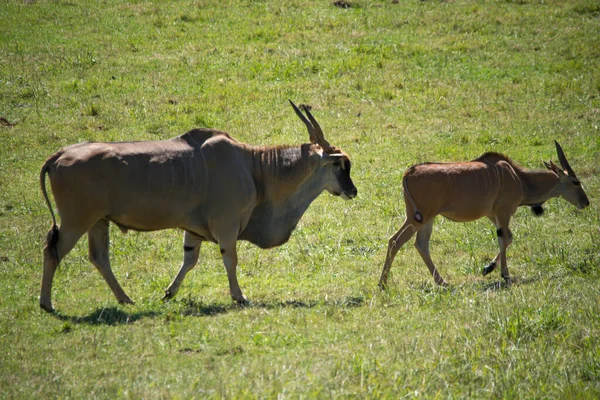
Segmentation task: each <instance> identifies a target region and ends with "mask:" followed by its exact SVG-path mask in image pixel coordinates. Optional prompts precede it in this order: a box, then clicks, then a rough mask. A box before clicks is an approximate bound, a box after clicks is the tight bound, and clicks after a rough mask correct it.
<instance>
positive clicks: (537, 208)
mask: <svg viewBox="0 0 600 400" xmlns="http://www.w3.org/2000/svg"><path fill="white" fill-rule="evenodd" d="M531 211H532V212H533V214H534V215H535V216H536V217H539V216H541V215H542V214H544V207H542V206H532V207H531Z"/></svg>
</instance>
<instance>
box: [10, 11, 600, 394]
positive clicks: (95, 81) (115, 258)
mask: <svg viewBox="0 0 600 400" xmlns="http://www.w3.org/2000/svg"><path fill="white" fill-rule="evenodd" d="M349 1H350V4H351V7H350V8H340V7H336V6H334V4H333V2H332V1H308V0H289V1H285V2H282V1H277V0H272V1H271V0H263V1H249V0H248V1H217V0H214V1H213V0H199V1H167V2H159V1H155V2H152V1H129V2H125V1H118V0H115V1H108V2H100V1H59V0H53V1H50V0H48V1H44V0H39V1H35V0H34V1H10V0H9V1H3V2H1V3H0V21H2V22H1V23H0V117H2V118H4V119H5V120H3V121H4V122H2V126H0V289H1V291H2V295H1V301H0V354H1V355H0V397H1V398H65V399H66V398H82V397H86V398H191V397H196V398H236V399H237V398H356V397H358V398H364V397H367V398H390V399H391V398H394V399H396V398H402V397H408V398H413V397H425V398H465V397H472V398H519V399H521V398H590V399H591V398H598V397H600V316H599V315H598V310H600V266H599V264H600V228H599V219H600V218H599V217H600V207H599V206H598V201H597V199H598V198H599V196H600V178H599V177H600V162H599V161H600V131H599V126H600V5H599V4H598V2H597V1H592V0H590V1H585V0H584V1H554V0H550V1H535V0H520V1H519V0H515V1H485V2H483V1H462V0H456V1H416V0H414V1H402V0H401V1H399V2H397V4H396V2H392V1H391V0H385V1H367V0H349ZM288 98H289V99H292V100H293V101H296V102H297V103H309V104H311V105H312V106H313V112H314V114H315V116H316V117H317V119H318V120H319V121H320V122H321V125H322V127H323V129H324V131H325V135H326V137H327V138H328V140H329V141H330V142H331V143H332V144H335V145H337V146H340V147H342V148H343V149H344V150H345V151H346V152H347V153H349V154H350V156H351V157H352V161H353V169H352V171H353V172H352V173H353V179H354V182H355V184H356V186H357V188H358V197H357V198H356V199H355V200H353V201H351V202H344V201H342V200H340V199H339V198H335V197H332V196H330V195H328V194H327V193H324V194H323V195H322V196H320V197H319V198H318V199H317V200H316V201H315V202H314V203H313V205H312V206H311V207H310V208H309V209H308V211H307V213H306V214H305V216H304V217H303V219H302V220H301V222H300V224H299V226H298V228H297V230H296V231H295V232H294V234H293V235H292V238H291V240H290V241H289V242H288V243H287V244H285V245H283V246H281V247H278V248H275V249H272V250H260V249H258V248H256V247H254V246H252V245H249V244H248V243H245V242H240V243H239V245H238V253H239V258H240V268H239V269H238V278H239V280H240V285H241V287H242V289H243V290H244V292H245V294H246V295H247V296H248V297H249V299H250V300H251V301H252V304H251V305H250V306H248V307H240V306H237V305H235V304H233V303H232V302H231V300H230V296H229V293H228V285H227V278H226V274H225V271H224V268H223V265H222V262H221V258H220V255H219V251H218V249H217V247H216V246H215V245H212V244H208V245H205V246H203V250H202V254H201V259H200V263H199V264H198V265H197V267H196V268H195V269H194V270H193V271H192V272H190V274H189V275H188V277H187V280H186V281H185V282H184V284H183V285H182V288H181V290H180V292H179V294H178V296H177V297H176V299H175V300H173V301H170V302H168V303H163V302H161V301H160V299H161V297H162V295H163V290H164V289H165V288H166V287H167V286H168V284H169V282H170V281H171V279H172V278H173V277H174V275H175V274H176V272H177V270H178V268H179V265H180V263H181V259H182V249H181V247H182V244H181V243H182V233H181V232H178V231H162V232H152V233H136V232H130V233H128V234H127V235H123V234H121V233H120V232H119V230H118V229H116V228H115V227H112V228H111V260H112V264H113V270H114V272H115V275H116V276H117V278H118V279H119V281H120V282H121V284H122V285H123V287H124V289H125V291H126V292H127V293H128V294H129V295H130V296H131V297H132V299H133V300H134V301H136V305H135V306H120V305H118V304H117V303H116V301H115V299H114V297H113V296H112V294H111V292H110V290H109V288H108V287H107V285H106V284H105V283H104V281H103V279H102V278H101V276H100V274H99V273H98V272H97V271H96V270H95V268H94V267H93V266H92V265H91V264H90V263H89V261H88V260H87V240H86V239H82V240H81V241H80V242H79V243H78V245H77V246H76V248H75V249H74V250H73V251H72V252H71V253H70V254H69V255H68V256H67V258H66V259H65V260H64V261H63V263H62V264H61V268H60V269H59V271H58V272H57V275H56V279H55V284H54V291H53V295H54V306H55V307H56V308H57V310H58V312H57V313H55V314H48V313H45V312H43V311H41V310H40V309H39V307H38V296H39V287H40V282H41V271H42V248H43V242H44V237H45V234H46V232H47V230H48V229H49V228H50V225H51V219H50V214H49V212H48V210H47V208H46V206H45V204H44V200H43V197H42V195H41V191H40V189H39V183H38V179H39V170H40V167H41V165H42V163H43V161H44V160H45V159H46V157H48V156H49V155H50V154H52V153H53V152H55V151H56V150H58V149H59V148H61V147H63V146H66V145H69V144H73V143H77V142H81V141H86V140H95V141H122V140H151V139H166V138H169V137H173V136H176V135H179V134H181V133H183V132H185V131H187V130H189V129H190V128H192V127H213V128H218V129H221V130H225V131H227V132H229V133H230V134H231V135H232V136H233V137H234V138H236V139H238V140H241V141H244V142H247V143H253V144H257V145H272V144H300V143H304V142H306V141H307V140H308V135H307V133H306V130H305V127H304V126H303V125H302V124H301V122H300V121H299V120H298V119H297V117H296V116H295V115H294V113H293V110H292V109H291V108H290V107H289V104H288V103H287V99H288ZM9 124H10V125H14V126H9ZM555 139H556V140H558V141H559V142H560V143H561V144H562V145H563V148H564V149H565V152H566V154H567V157H569V160H570V162H571V165H572V166H573V168H574V170H575V171H576V172H577V174H578V176H579V177H580V179H581V180H582V182H583V185H584V187H585V189H586V191H587V193H588V197H589V198H590V201H591V206H590V207H589V208H588V209H586V210H584V211H577V210H575V208H574V207H573V206H571V205H570V204H568V203H567V202H565V201H564V200H562V199H553V200H551V201H549V202H548V203H547V207H546V213H545V214H544V216H542V217H541V218H536V217H534V216H533V215H532V214H531V212H530V211H529V210H528V209H525V208H523V209H521V210H519V211H518V212H517V213H516V215H515V216H514V218H513V220H512V224H511V228H512V230H513V233H514V236H515V239H514V242H513V244H512V246H511V247H510V248H509V250H508V263H509V268H510V270H511V274H512V275H513V276H514V277H515V278H516V280H517V281H516V283H515V284H513V285H511V286H505V285H500V282H501V278H500V276H499V273H498V272H494V273H492V274H490V275H489V276H487V277H485V278H484V277H482V276H481V268H482V267H483V266H484V265H485V264H486V263H487V262H489V260H490V259H491V258H492V257H493V256H494V255H495V254H496V252H497V241H496V236H495V228H494V227H493V226H492V225H491V224H490V223H489V222H488V221H484V220H481V221H477V222H473V223H468V224H456V223H453V222H450V221H448V220H444V219H443V218H438V220H437V221H436V226H435V228H434V234H433V238H432V243H431V246H432V257H433V259H434V262H436V264H437V266H438V269H439V270H440V272H441V274H442V275H443V276H444V277H446V278H447V280H448V281H449V283H450V288H449V289H447V290H441V289H438V288H436V287H434V284H433V280H432V278H431V276H430V274H429V272H428V271H427V268H426V266H425V264H424V263H423V262H422V260H421V259H420V257H419V255H418V253H417V251H416V250H415V249H414V248H413V246H412V245H407V246H406V247H405V248H403V249H402V250H401V251H400V252H399V254H398V256H397V258H396V261H395V263H394V266H393V268H392V275H391V279H390V288H389V289H388V290H387V291H385V292H381V291H380V290H378V288H377V286H376V284H377V281H378V279H379V274H380V273H381V268H382V264H383V261H384V259H385V251H386V247H387V239H388V237H389V236H390V235H391V234H393V233H394V232H395V231H396V230H397V229H398V228H399V227H400V225H401V224H402V222H403V220H404V207H403V202H402V191H401V177H402V174H403V172H404V171H405V170H406V168H407V167H409V166H410V165H412V164H415V163H417V162H423V161H455V160H468V159H472V158H475V157H477V156H478V155H480V154H481V153H483V152H485V151H499V152H504V153H506V154H508V155H509V156H511V157H512V158H513V159H514V160H515V161H517V162H518V163H520V164H521V165H523V166H526V167H530V168H539V167H542V160H545V161H548V160H550V159H552V160H554V161H557V157H556V154H555V150H554V144H553V141H554V140H555Z"/></svg>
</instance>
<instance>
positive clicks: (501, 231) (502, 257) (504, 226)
mask: <svg viewBox="0 0 600 400" xmlns="http://www.w3.org/2000/svg"><path fill="white" fill-rule="evenodd" d="M508 215H509V217H497V221H496V228H497V230H496V235H497V236H498V247H500V252H499V253H498V255H497V256H496V258H495V259H494V261H493V262H492V263H496V261H497V260H499V261H500V275H501V276H502V278H503V279H504V280H505V281H506V282H510V274H509V272H508V265H507V262H506V249H507V248H508V246H510V244H511V243H512V240H513V235H512V232H511V231H510V229H509V228H508V223H509V221H510V215H512V214H508ZM490 265H491V264H490ZM494 268H495V265H494ZM492 270H493V268H492Z"/></svg>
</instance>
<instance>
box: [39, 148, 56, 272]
mask: <svg viewBox="0 0 600 400" xmlns="http://www.w3.org/2000/svg"><path fill="white" fill-rule="evenodd" d="M54 159H55V156H53V157H50V158H48V159H47V160H46V162H45V163H44V165H43V166H42V170H41V171H40V186H41V188H42V194H43V195H44V199H45V200H46V205H47V206H48V209H49V210H50V215H52V228H51V229H50V231H48V235H47V236H46V246H47V247H48V249H49V250H50V251H51V252H52V254H53V255H54V257H55V258H56V260H57V261H58V252H57V250H56V242H57V241H58V226H57V225H56V217H55V216H54V210H53V209H52V204H51V203H50V199H49V198H48V192H47V191H46V174H47V173H48V170H49V169H50V163H51V162H53V161H54Z"/></svg>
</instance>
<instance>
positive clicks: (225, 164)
mask: <svg viewBox="0 0 600 400" xmlns="http://www.w3.org/2000/svg"><path fill="white" fill-rule="evenodd" d="M321 137H322V136H321ZM326 150H330V149H329V147H328V148H327V149H323V148H322V147H321V146H320V145H319V144H316V143H311V144H303V145H300V146H274V147H255V146H249V145H247V144H244V143H240V142H238V141H236V140H234V139H233V138H231V137H230V136H229V135H228V134H227V133H225V132H221V131H217V130H212V129H194V130H191V131H189V132H187V133H185V134H183V135H181V136H178V137H175V138H173V139H169V140H163V141H148V142H118V143H95V142H87V143H81V144H77V145H73V146H69V147H66V148H64V149H62V150H60V151H59V152H57V153H56V154H54V155H53V156H51V157H50V158H49V159H48V160H47V161H46V162H45V163H44V165H43V166H42V170H41V172H40V185H41V188H42V192H43V195H44V198H45V200H46V204H47V205H48V208H49V210H50V212H51V214H52V221H53V222H52V223H53V225H52V228H51V230H50V231H49V232H48V235H47V245H46V248H45V249H44V254H45V256H44V275H43V278H42V290H41V296H40V305H41V307H42V308H44V309H46V310H52V303H51V289H52V280H53V276H54V272H55V270H56V267H57V266H58V263H59V262H60V260H61V259H62V258H64V257H65V255H66V254H67V253H68V252H69V251H70V250H71V249H72V247H73V246H74V245H75V243H76V242H77V240H78V239H79V238H80V237H81V236H82V235H83V234H85V233H87V234H88V238H89V246H90V251H89V254H90V260H91V261H92V263H93V264H94V265H95V266H96V268H97V269H98V270H99V272H100V273H101V274H102V276H103V277H104V279H105V280H106V282H107V284H108V285H109V287H110V288H111V290H112V291H113V293H114V294H115V297H116V298H117V300H118V301H119V302H123V303H131V299H130V298H129V297H128V296H127V295H126V294H125V292H124V291H123V289H122V288H121V286H120V285H119V284H118V282H117V280H116V278H115V277H114V275H113V274H112V270H111V267H110V261H109V259H108V243H109V240H108V223H109V221H110V222H113V223H115V224H116V225H118V226H119V227H120V228H121V229H122V230H123V231H124V232H126V231H127V230H128V229H132V230H138V231H152V230H160V229H172V228H180V229H182V230H184V232H185V233H184V248H185V249H186V251H185V252H184V262H183V264H182V266H181V269H180V271H179V273H178V275H177V277H176V278H175V279H174V280H173V282H172V283H171V285H169V288H168V289H167V291H166V296H165V297H166V298H170V297H172V296H174V295H175V293H176V292H177V290H178V289H179V286H180V284H181V282H182V281H183V278H184V276H185V274H186V273H187V272H188V271H189V270H190V269H191V268H192V267H193V266H194V265H195V264H196V262H197V260H198V256H199V251H200V245H201V243H202V242H204V241H211V242H215V243H218V245H219V246H220V248H221V250H222V252H223V262H224V264H225V267H226V270H227V275H228V278H229V286H230V291H231V296H232V298H233V299H234V300H236V301H240V302H241V301H245V297H244V296H243V294H242V291H241V289H240V288H239V285H238V283H237V278H236V272H235V271H236V267H237V252H236V242H237V240H248V241H250V242H252V243H254V244H256V245H258V246H260V247H265V248H266V247H273V246H276V245H279V244H282V243H285V242H286V241H287V240H288V238H289V237H290V234H291V232H292V230H293V229H294V228H295V226H296V224H297V223H298V221H299V219H300V218H301V217H302V215H303V214H304V212H305V211H306V209H307V208H308V206H309V205H310V203H311V202H312V201H313V200H314V199H315V198H316V197H317V196H318V195H319V194H320V193H321V192H322V191H323V190H327V191H329V192H331V193H333V194H337V195H341V196H343V197H345V198H348V199H349V198H353V197H354V196H355V195H356V188H355V187H354V184H353V183H352V180H351V179H350V175H349V173H345V174H344V173H342V172H341V171H342V170H343V168H341V167H340V166H339V165H340V163H341V162H343V160H349V158H348V156H347V155H346V154H344V153H343V152H341V151H340V152H339V153H336V154H335V155H331V154H328V152H327V151H326ZM348 162H349V161H348ZM46 174H48V176H49V178H50V183H51V188H52V192H53V194H54V200H55V203H56V207H57V210H58V213H59V215H60V217H61V224H60V228H57V226H56V219H55V217H54V212H53V210H52V205H51V203H50V201H49V199H48V195H47V193H46V187H45V175H46Z"/></svg>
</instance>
